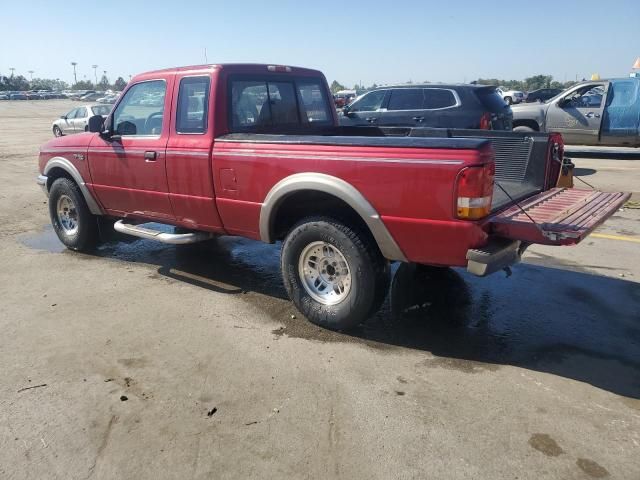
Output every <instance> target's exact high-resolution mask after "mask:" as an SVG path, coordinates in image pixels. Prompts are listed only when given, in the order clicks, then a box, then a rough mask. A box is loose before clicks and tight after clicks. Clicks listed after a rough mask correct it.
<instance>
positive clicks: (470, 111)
mask: <svg viewBox="0 0 640 480" xmlns="http://www.w3.org/2000/svg"><path fill="white" fill-rule="evenodd" d="M512 121H513V115H512V113H511V108H509V106H508V105H507V104H506V103H505V102H504V100H503V99H502V97H501V96H500V95H499V94H498V93H497V92H496V87H491V86H485V85H440V84H428V85H402V86H392V87H381V88H376V89H375V90H371V91H369V92H367V93H366V94H364V95H363V96H362V97H360V98H357V99H356V100H355V101H354V102H353V103H351V104H350V105H348V106H347V107H345V109H344V110H343V114H342V115H340V124H341V125H345V126H358V125H377V126H381V127H382V126H388V127H391V126H403V127H406V126H411V127H442V128H482V129H487V130H489V129H491V130H511V127H512Z"/></svg>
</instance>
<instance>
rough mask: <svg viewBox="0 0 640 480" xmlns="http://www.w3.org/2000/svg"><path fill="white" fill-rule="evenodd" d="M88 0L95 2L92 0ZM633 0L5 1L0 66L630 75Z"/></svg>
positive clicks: (635, 41)
mask: <svg viewBox="0 0 640 480" xmlns="http://www.w3.org/2000/svg"><path fill="white" fill-rule="evenodd" d="M91 4H93V5H95V8H92V7H90V6H89V5H91ZM639 23H640V0H609V1H607V2H604V1H602V0H600V1H592V0H582V1H580V0H575V1H562V0H555V1H547V0H536V1H528V2H513V1H511V2H509V1H506V2H505V1H502V2H492V1H488V0H487V1H480V0H476V1H467V0H456V1H443V0H437V1H427V0H424V1H413V0H403V1H397V2H389V1H388V0H387V1H368V2H367V1H360V2H348V1H344V0H343V1H341V2H335V1H312V2H310V1H304V0H301V1H297V2H296V1H278V0H270V1H269V0H263V1H254V0H248V1H243V0H235V1H233V2H219V1H215V0H210V1H188V0H183V1H181V2H180V1H175V0H173V1H168V0H154V1H153V2H151V1H144V0H129V1H126V2H125V1H119V0H111V1H109V2H89V3H79V2H51V1H46V2H44V1H39V0H35V1H31V2H29V5H28V7H25V5H24V4H22V3H20V2H10V3H8V4H7V5H4V6H3V7H2V8H0V74H2V75H8V74H10V71H9V68H10V67H13V68H15V74H16V75H18V74H22V75H24V76H25V77H27V78H29V74H28V73H27V72H28V71H29V70H34V71H35V73H34V78H36V77H44V78H60V79H61V80H64V81H67V82H71V81H72V80H73V67H72V66H71V64H70V62H72V61H75V62H77V63H78V66H77V71H78V80H82V79H85V78H86V79H88V80H92V79H93V78H94V75H93V69H92V68H91V65H93V64H97V65H98V69H97V71H98V78H100V75H101V74H102V71H103V70H106V71H107V76H108V78H109V79H110V80H111V81H114V80H115V78H116V77H118V76H122V77H123V78H125V79H126V80H128V78H129V75H135V74H136V73H140V72H144V71H147V70H153V69H157V68H165V67H172V66H180V65H193V64H202V63H205V49H206V63H224V62H257V63H275V64H283V65H295V66H302V67H309V68H317V69H319V70H322V71H323V72H324V73H325V75H326V77H327V79H328V80H329V82H331V81H332V80H338V81H339V82H340V83H342V84H344V85H345V86H348V87H351V86H353V85H354V84H355V83H362V84H365V85H371V84H372V83H377V84H387V83H402V82H407V81H413V82H423V81H432V82H437V81H440V82H470V81H472V80H474V79H476V78H499V79H507V80H508V79H523V78H525V77H528V76H532V75H536V74H547V75H553V77H554V78H555V79H556V80H560V81H564V80H575V79H576V78H578V79H582V78H583V77H586V78H589V77H590V76H591V74H592V73H598V74H599V75H600V76H601V77H602V78H605V77H615V76H627V75H628V73H629V71H630V69H631V66H632V64H633V62H634V61H635V59H636V58H637V57H639V56H640V35H639V33H640V25H639Z"/></svg>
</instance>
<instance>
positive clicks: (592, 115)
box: [584, 112, 600, 118]
mask: <svg viewBox="0 0 640 480" xmlns="http://www.w3.org/2000/svg"><path fill="white" fill-rule="evenodd" d="M584 116H585V117H587V118H594V117H595V118H600V114H599V113H593V112H589V113H585V114H584Z"/></svg>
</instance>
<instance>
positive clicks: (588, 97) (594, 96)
mask: <svg viewBox="0 0 640 480" xmlns="http://www.w3.org/2000/svg"><path fill="white" fill-rule="evenodd" d="M603 96H604V85H587V86H584V87H582V88H579V89H578V90H576V91H575V92H573V93H572V94H571V95H569V96H568V97H566V100H568V102H569V103H568V104H567V105H565V106H564V108H567V107H570V108H599V107H600V106H601V105H602V97H603Z"/></svg>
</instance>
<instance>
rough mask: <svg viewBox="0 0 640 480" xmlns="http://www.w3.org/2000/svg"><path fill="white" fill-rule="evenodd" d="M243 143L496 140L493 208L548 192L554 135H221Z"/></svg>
mask: <svg viewBox="0 0 640 480" xmlns="http://www.w3.org/2000/svg"><path fill="white" fill-rule="evenodd" d="M218 138H219V139H220V140H224V141H237V142H243V143H254V142H255V143H284V144H294V145H299V144H311V145H336V146H365V147H375V146H381V147H382V146H383V147H407V148H444V149H477V148H480V147H482V146H483V145H485V144H486V143H487V142H489V143H491V145H492V146H493V149H494V151H495V162H496V176H495V180H496V184H495V186H494V192H493V200H492V211H493V212H497V211H499V210H502V209H504V208H506V207H508V206H510V205H512V204H513V202H514V201H520V200H523V199H525V198H528V197H531V196H533V195H536V194H538V193H540V192H542V191H543V190H544V188H545V168H546V156H547V151H548V141H549V136H548V135H547V134H546V133H537V132H530V133H519V132H505V131H494V130H462V129H449V128H409V127H388V128H378V127H333V128H324V129H318V130H316V131H313V134H311V135H310V134H309V129H305V130H304V131H303V130H297V131H296V130H291V131H288V132H287V133H285V134H273V133H268V131H266V132H265V133H233V134H228V135H224V136H222V137H218Z"/></svg>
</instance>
